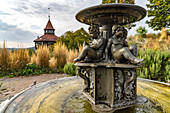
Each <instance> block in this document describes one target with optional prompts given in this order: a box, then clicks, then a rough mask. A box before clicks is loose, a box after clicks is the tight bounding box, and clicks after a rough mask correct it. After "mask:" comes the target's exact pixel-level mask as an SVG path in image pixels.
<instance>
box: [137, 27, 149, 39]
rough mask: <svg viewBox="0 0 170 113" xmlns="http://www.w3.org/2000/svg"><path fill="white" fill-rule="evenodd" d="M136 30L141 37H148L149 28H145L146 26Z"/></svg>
mask: <svg viewBox="0 0 170 113" xmlns="http://www.w3.org/2000/svg"><path fill="white" fill-rule="evenodd" d="M136 32H137V36H139V37H140V38H146V33H147V30H146V29H145V27H142V26H140V27H139V28H138V29H136Z"/></svg>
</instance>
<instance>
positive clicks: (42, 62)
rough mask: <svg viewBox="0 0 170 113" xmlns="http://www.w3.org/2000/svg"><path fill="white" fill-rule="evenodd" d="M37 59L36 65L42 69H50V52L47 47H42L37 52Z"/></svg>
mask: <svg viewBox="0 0 170 113" xmlns="http://www.w3.org/2000/svg"><path fill="white" fill-rule="evenodd" d="M36 53H37V58H36V64H37V65H38V66H41V67H48V66H49V60H50V51H49V48H48V47H47V45H41V46H39V47H38V49H37V50H36Z"/></svg>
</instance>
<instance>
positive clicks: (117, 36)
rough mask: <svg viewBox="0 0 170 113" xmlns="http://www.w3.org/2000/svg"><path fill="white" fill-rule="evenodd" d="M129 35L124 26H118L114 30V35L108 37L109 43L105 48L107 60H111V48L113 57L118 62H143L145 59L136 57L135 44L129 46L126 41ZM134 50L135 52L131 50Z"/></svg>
mask: <svg viewBox="0 0 170 113" xmlns="http://www.w3.org/2000/svg"><path fill="white" fill-rule="evenodd" d="M126 37H127V30H126V29H125V28H124V27H123V26H120V25H118V26H116V27H115V29H114V30H113V36H112V37H111V38H109V39H108V43H107V46H106V49H105V60H106V61H108V60H109V56H108V55H109V54H108V53H109V49H110V51H111V56H112V58H113V59H114V60H115V61H116V62H117V63H124V62H126V61H130V63H132V64H139V63H142V61H143V59H139V58H136V51H135V48H136V47H135V46H128V44H127V42H126V41H125V39H126ZM131 51H133V52H131Z"/></svg>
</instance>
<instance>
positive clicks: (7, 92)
mask: <svg viewBox="0 0 170 113" xmlns="http://www.w3.org/2000/svg"><path fill="white" fill-rule="evenodd" d="M65 76H67V75H66V74H50V75H48V74H43V75H40V76H28V77H26V76H21V77H14V78H7V77H3V78H1V79H0V103H1V102H2V101H4V100H6V99H7V98H8V97H10V96H13V95H15V94H16V93H19V92H21V91H22V90H24V89H26V88H28V87H29V86H30V85H31V84H33V83H34V81H36V83H37V84H39V83H41V82H45V81H48V80H52V79H56V78H61V77H65Z"/></svg>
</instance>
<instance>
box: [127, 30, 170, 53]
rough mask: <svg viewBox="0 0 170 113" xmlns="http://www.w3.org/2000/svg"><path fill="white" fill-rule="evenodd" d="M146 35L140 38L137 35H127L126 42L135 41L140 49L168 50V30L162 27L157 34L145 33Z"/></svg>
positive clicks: (169, 39)
mask: <svg viewBox="0 0 170 113" xmlns="http://www.w3.org/2000/svg"><path fill="white" fill-rule="evenodd" d="M146 36H147V37H146V38H144V39H140V37H137V36H132V35H131V36H129V38H128V42H132V43H136V44H138V46H139V47H141V48H142V49H147V48H151V49H154V50H158V49H160V50H162V51H170V31H169V30H165V29H164V28H163V29H162V32H161V33H160V35H159V34H157V36H155V34H151V33H150V34H147V35H146Z"/></svg>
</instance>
